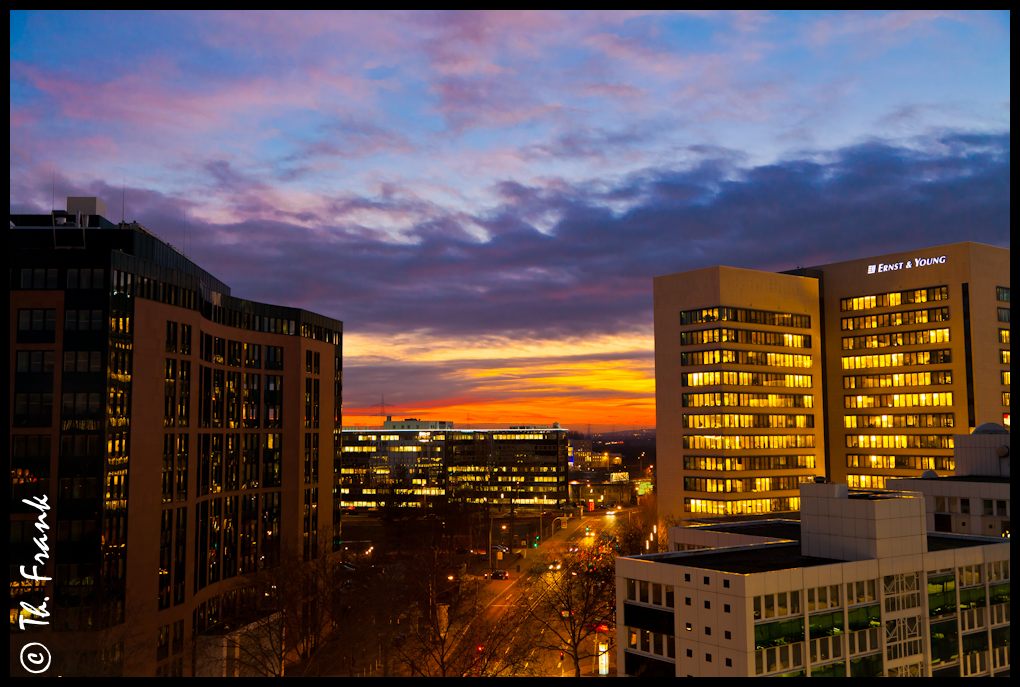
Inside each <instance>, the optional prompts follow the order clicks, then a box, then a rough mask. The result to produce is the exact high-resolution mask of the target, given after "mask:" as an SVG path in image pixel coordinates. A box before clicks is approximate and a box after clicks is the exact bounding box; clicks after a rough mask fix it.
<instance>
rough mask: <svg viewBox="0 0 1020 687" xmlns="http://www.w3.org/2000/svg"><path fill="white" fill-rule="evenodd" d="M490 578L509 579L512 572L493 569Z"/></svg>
mask: <svg viewBox="0 0 1020 687" xmlns="http://www.w3.org/2000/svg"><path fill="white" fill-rule="evenodd" d="M489 578H490V579H493V580H509V579H510V573H508V572H507V571H506V570H493V571H492V572H490V573H489Z"/></svg>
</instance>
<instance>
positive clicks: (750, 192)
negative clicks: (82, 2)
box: [9, 11, 1010, 430]
mask: <svg viewBox="0 0 1020 687" xmlns="http://www.w3.org/2000/svg"><path fill="white" fill-rule="evenodd" d="M9 16H10V20H11V44H10V45H11V55H10V56H11V82H10V114H11V129H10V143H11V156H10V174H11V186H10V205H11V211H12V212H45V211H47V210H48V209H50V208H53V207H56V208H62V202H63V198H64V197H65V196H69V195H94V196H99V197H101V198H102V199H103V200H105V202H106V204H107V207H108V215H109V219H111V220H113V221H117V220H118V219H121V218H123V219H126V220H128V221H131V220H137V221H138V222H140V223H141V224H142V225H144V226H145V227H146V228H148V229H150V230H152V231H154V232H155V233H156V234H157V235H159V236H160V237H161V238H162V239H164V240H166V241H168V242H170V243H172V244H174V245H176V246H177V247H178V248H180V249H181V250H182V251H184V252H185V253H186V254H187V255H188V257H190V258H192V259H193V260H195V261H196V262H197V263H198V264H200V265H202V266H203V267H204V268H206V269H208V270H209V271H210V272H212V273H213V274H214V275H216V276H217V277H218V278H221V279H223V280H224V281H226V282H228V283H230V284H232V285H235V293H236V295H238V296H240V297H243V298H248V299H252V300H257V301H262V302H269V303H278V304H286V305H289V306H294V307H300V308H306V309H308V310H311V311H314V312H321V313H323V314H325V315H328V316H330V317H334V318H336V319H338V320H342V321H343V322H344V328H345V339H346V342H345V343H346V346H345V350H344V358H345V360H344V367H345V370H346V373H347V374H346V375H345V389H344V392H345V394H344V396H345V397H344V424H368V423H370V422H381V419H382V418H381V416H382V415H387V414H389V415H393V416H394V417H404V416H408V417H412V416H413V417H423V418H430V419H444V420H451V421H454V422H456V423H458V424H461V425H471V424H484V423H494V422H520V423H526V422H534V423H551V422H557V421H558V422H560V423H561V425H562V426H564V427H567V428H570V429H575V430H584V429H586V428H587V427H588V426H589V425H590V426H591V427H592V428H593V429H594V430H599V429H611V428H616V429H624V428H630V427H652V426H654V424H655V420H654V406H655V403H654V394H655V391H654V360H653V355H654V345H653V337H652V312H651V310H652V308H651V306H652V278H653V277H655V276H657V275H662V274H669V273H675V272H682V271H686V270H690V269H696V268H699V267H706V266H710V265H715V264H725V265H733V266H738V267H749V268H755V269H762V270H771V271H779V270H786V269H793V268H795V267H798V266H807V265H817V264H822V263H827V262H835V261H839V260H851V259H856V258H862V257H866V256H873V255H881V254H884V253H890V252H896V251H900V250H909V249H915V248H920V247H925V246H931V245H939V244H945V243H952V242H957V241H977V242H982V243H988V244H991V245H996V246H1003V247H1009V245H1010V242H1009V214H1010V203H1009V186H1010V184H1009V172H1010V164H1009V152H1010V144H1009V128H1010V127H1009V114H1010V98H1009V76H1010V74H1009V71H1010V70H1009V13H1008V12H850V13H848V12H836V13H828V12H806V13H795V12H780V13H744V12H686V13H685V12H680V13H658V12H653V13H636V12H635V13H629V12H610V13H601V12H575V13H559V12H493V13H490V12H465V13H448V12H442V13H433V12H407V13H391V12H386V13H383V12H352V13H322V12H311V13H296V12H293V13H292V12H285V13H259V12H244V13H237V12H225V13H219V12H201V13H193V12H162V13H158V12H157V13H152V12H132V13H117V12H112V13H110V12H22V11H15V12H11V13H10V15H9ZM57 36H64V37H66V40H53V37H57ZM79 39H87V40H88V41H91V42H94V43H98V44H100V45H101V46H102V47H101V49H100V50H98V51H95V52H91V53H90V54H89V57H88V58H87V59H82V54H81V44H80V40H79ZM383 399H385V408H383V407H382V402H383Z"/></svg>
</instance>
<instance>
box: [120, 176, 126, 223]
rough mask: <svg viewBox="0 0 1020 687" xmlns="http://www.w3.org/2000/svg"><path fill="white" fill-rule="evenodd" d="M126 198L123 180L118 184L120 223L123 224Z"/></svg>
mask: <svg viewBox="0 0 1020 687" xmlns="http://www.w3.org/2000/svg"><path fill="white" fill-rule="evenodd" d="M125 196H127V189H125V188H124V180H123V179H121V182H120V223H121V224H124V203H125Z"/></svg>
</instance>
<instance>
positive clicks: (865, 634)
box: [846, 627, 881, 656]
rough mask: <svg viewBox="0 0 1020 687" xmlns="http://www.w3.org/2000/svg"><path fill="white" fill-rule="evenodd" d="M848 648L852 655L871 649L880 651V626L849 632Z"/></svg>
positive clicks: (847, 638) (847, 637)
mask: <svg viewBox="0 0 1020 687" xmlns="http://www.w3.org/2000/svg"><path fill="white" fill-rule="evenodd" d="M846 641H847V650H848V651H849V653H850V655H851V656H853V655H854V654H865V653H868V652H870V651H878V650H879V649H880V648H881V645H880V644H879V641H878V628H877V627H869V628H866V629H864V630H857V631H856V632H849V633H847V636H846Z"/></svg>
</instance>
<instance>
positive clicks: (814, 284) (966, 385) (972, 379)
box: [654, 243, 1010, 519]
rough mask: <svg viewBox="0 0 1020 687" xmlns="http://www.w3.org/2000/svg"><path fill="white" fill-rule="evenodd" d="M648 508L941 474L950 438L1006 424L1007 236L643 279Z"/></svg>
mask: <svg viewBox="0 0 1020 687" xmlns="http://www.w3.org/2000/svg"><path fill="white" fill-rule="evenodd" d="M654 297H655V364H656V431H657V442H658V446H657V479H658V484H657V490H658V494H659V496H658V504H659V512H660V517H662V518H664V519H667V518H676V519H684V518H691V517H702V516H705V515H720V516H722V515H744V514H752V513H769V512H778V511H784V510H796V509H798V506H799V502H798V498H799V497H798V493H797V488H798V486H799V485H800V484H802V483H805V482H808V481H811V480H812V478H813V477H815V476H818V475H823V474H826V475H828V476H829V477H830V478H831V479H832V480H833V481H836V482H843V483H847V484H849V485H850V486H852V487H862V488H881V487H884V486H885V481H886V479H887V478H889V477H908V476H916V475H919V474H921V473H922V472H923V471H924V470H934V471H935V472H936V473H937V474H940V475H949V474H952V472H953V436H954V435H955V434H960V433H964V432H969V431H972V430H973V429H974V428H975V427H976V426H978V425H980V424H983V423H985V422H994V423H998V424H1003V425H1005V426H1006V427H1007V428H1008V426H1009V381H1010V380H1009V377H1010V370H1009V358H1010V353H1009V330H1010V325H1009V319H1010V318H1009V313H1010V310H1009V250H1008V249H1003V248H996V247H992V246H987V245H982V244H975V243H957V244H951V245H946V246H936V247H931V248H924V249H919V250H917V251H911V252H907V253H902V254H893V255H884V256H879V257H875V258H867V259H861V260H852V261H847V262H841V263H835V264H830V265H822V266H819V267H812V268H798V269H797V270H794V271H791V272H787V273H770V272H762V271H757V270H746V269H737V268H729V267H712V268H708V269H702V270H696V271H693V272H686V273H682V274H674V275H668V276H662V277H657V278H656V279H655V281H654Z"/></svg>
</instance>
